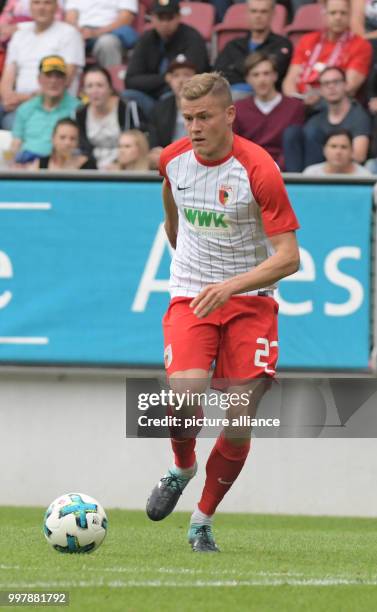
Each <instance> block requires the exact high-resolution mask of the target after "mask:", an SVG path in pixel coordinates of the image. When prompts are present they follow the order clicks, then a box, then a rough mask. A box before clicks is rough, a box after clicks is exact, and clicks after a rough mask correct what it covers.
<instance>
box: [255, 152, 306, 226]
mask: <svg viewBox="0 0 377 612" xmlns="http://www.w3.org/2000/svg"><path fill="white" fill-rule="evenodd" d="M250 187H251V191H252V193H253V195H254V197H255V200H256V202H257V204H258V205H259V207H260V210H261V215H262V222H263V227H264V231H265V232H266V235H267V236H275V235H276V234H284V233H285V232H290V231H294V230H297V229H299V227H300V226H299V223H298V221H297V217H296V215H295V213H294V211H293V208H292V205H291V203H290V201H289V198H288V194H287V190H286V188H285V185H284V181H283V178H282V176H281V174H280V170H279V169H278V167H277V165H276V164H275V162H274V161H273V159H272V158H270V159H267V160H266V161H263V163H260V164H258V165H257V166H256V167H255V168H254V170H253V171H252V173H251V175H250Z"/></svg>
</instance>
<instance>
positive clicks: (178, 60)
mask: <svg viewBox="0 0 377 612" xmlns="http://www.w3.org/2000/svg"><path fill="white" fill-rule="evenodd" d="M176 68H191V69H192V70H193V71H194V72H196V71H197V70H196V66H195V64H194V63H193V62H191V61H190V60H189V59H188V58H187V57H186V56H185V55H184V54H183V53H180V54H179V55H177V57H175V58H174V59H173V60H172V61H171V62H170V64H169V66H168V69H167V72H173V71H174V70H175V69H176Z"/></svg>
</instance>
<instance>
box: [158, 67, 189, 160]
mask: <svg viewBox="0 0 377 612" xmlns="http://www.w3.org/2000/svg"><path fill="white" fill-rule="evenodd" d="M195 73H196V68H195V66H194V64H192V63H191V62H190V61H189V60H188V59H187V58H186V56H185V55H178V56H177V57H176V58H175V59H174V60H173V61H172V62H171V63H170V65H169V67H168V69H167V72H166V77H165V78H166V81H167V83H168V84H169V85H170V87H171V90H172V92H173V94H174V95H171V96H168V97H166V98H163V99H162V100H159V102H157V104H156V106H155V107H154V109H153V111H152V113H151V116H150V122H149V126H148V132H149V144H150V147H151V151H150V161H151V165H152V166H153V168H158V165H159V160H160V155H161V151H162V149H163V148H164V147H167V146H168V144H170V143H171V142H174V141H175V140H179V139H180V138H183V136H186V130H185V124H184V119H183V115H182V113H181V102H180V95H181V91H182V87H183V85H184V84H185V83H186V82H187V81H189V80H190V79H191V77H193V76H194V74H195Z"/></svg>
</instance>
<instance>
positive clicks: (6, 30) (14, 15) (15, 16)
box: [0, 0, 63, 42]
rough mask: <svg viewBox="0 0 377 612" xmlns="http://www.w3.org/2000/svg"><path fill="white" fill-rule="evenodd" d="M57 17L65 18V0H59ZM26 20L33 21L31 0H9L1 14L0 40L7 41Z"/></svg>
mask: <svg viewBox="0 0 377 612" xmlns="http://www.w3.org/2000/svg"><path fill="white" fill-rule="evenodd" d="M56 19H59V20H62V19H63V0H59V1H58V6H57V11H56ZM24 21H33V18H32V16H31V12H30V0H7V2H6V3H5V6H4V8H3V10H2V11H1V14H0V41H1V42H7V41H8V40H9V38H10V37H11V36H12V35H13V34H14V33H15V31H16V30H17V25H18V24H19V23H22V22H24Z"/></svg>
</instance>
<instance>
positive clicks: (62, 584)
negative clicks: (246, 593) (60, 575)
mask: <svg viewBox="0 0 377 612" xmlns="http://www.w3.org/2000/svg"><path fill="white" fill-rule="evenodd" d="M351 585H352V586H377V581H376V580H364V581H363V580H355V579H353V580H348V579H345V578H344V579H342V578H308V579H306V580H305V579H302V580H299V579H291V578H285V579H274V580H196V581H194V582H193V581H191V582H176V581H174V580H169V581H166V582H165V581H161V580H127V581H122V580H116V581H109V582H105V581H104V580H98V581H95V580H91V581H85V580H80V581H56V582H22V583H21V582H16V583H4V584H0V588H1V589H28V588H30V589H33V588H46V589H50V588H51V589H52V588H93V587H109V588H113V589H123V588H132V587H138V588H146V587H152V588H206V587H211V588H213V587H220V588H221V587H227V588H228V587H241V586H246V587H255V586H263V587H269V586H271V587H278V586H298V587H312V586H322V587H332V586H351Z"/></svg>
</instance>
